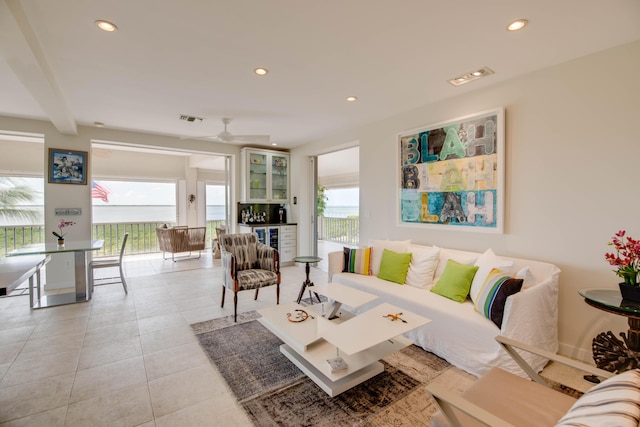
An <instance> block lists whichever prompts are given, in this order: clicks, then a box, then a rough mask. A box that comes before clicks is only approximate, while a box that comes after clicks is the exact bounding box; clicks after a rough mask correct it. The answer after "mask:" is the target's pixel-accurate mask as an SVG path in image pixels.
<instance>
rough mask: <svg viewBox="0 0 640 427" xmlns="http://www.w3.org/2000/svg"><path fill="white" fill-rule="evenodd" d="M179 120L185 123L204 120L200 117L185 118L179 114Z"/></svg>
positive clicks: (185, 116)
mask: <svg viewBox="0 0 640 427" xmlns="http://www.w3.org/2000/svg"><path fill="white" fill-rule="evenodd" d="M180 120H184V121H187V122H201V121H203V120H204V119H203V118H202V117H196V116H187V115H186V114H180Z"/></svg>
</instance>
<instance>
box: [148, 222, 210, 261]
mask: <svg viewBox="0 0 640 427" xmlns="http://www.w3.org/2000/svg"><path fill="white" fill-rule="evenodd" d="M206 231H207V229H206V227H187V226H184V225H177V226H175V227H167V228H165V227H158V228H156V236H158V246H159V247H160V250H161V251H162V258H163V259H167V258H166V257H165V253H167V252H169V253H170V254H171V260H172V261H173V262H176V257H175V254H177V253H181V252H189V254H188V255H186V256H184V257H181V258H187V257H190V256H191V252H193V251H198V258H200V256H201V251H203V250H204V248H205V234H206Z"/></svg>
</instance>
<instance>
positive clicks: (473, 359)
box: [328, 240, 560, 376]
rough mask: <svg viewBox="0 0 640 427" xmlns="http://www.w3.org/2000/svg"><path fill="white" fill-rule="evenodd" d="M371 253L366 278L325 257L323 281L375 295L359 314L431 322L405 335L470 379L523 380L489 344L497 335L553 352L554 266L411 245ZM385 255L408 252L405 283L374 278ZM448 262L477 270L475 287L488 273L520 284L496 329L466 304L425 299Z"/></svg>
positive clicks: (336, 257)
mask: <svg viewBox="0 0 640 427" xmlns="http://www.w3.org/2000/svg"><path fill="white" fill-rule="evenodd" d="M370 247H371V267H370V271H371V272H372V275H364V274H356V273H348V272H343V267H344V265H343V264H344V254H343V252H332V253H330V254H329V273H328V274H329V282H334V283H341V284H343V285H346V286H350V287H353V288H356V289H360V290H363V291H366V292H369V293H372V294H375V295H377V296H379V298H378V299H377V300H375V301H373V302H372V303H370V304H369V305H368V306H365V307H362V308H360V310H361V311H364V310H367V309H369V308H371V307H372V306H375V305H377V304H381V303H383V302H387V303H390V304H393V305H396V306H398V307H400V308H401V309H403V310H408V311H412V312H414V313H418V314H420V315H423V316H425V317H428V318H429V319H431V322H430V323H429V324H427V325H425V326H423V327H420V328H418V329H416V330H414V331H412V332H410V333H409V334H407V335H406V336H407V337H408V338H409V339H411V340H412V341H413V342H414V343H415V344H417V345H419V346H420V347H422V348H423V349H425V350H427V351H430V352H433V353H434V354H436V355H438V356H440V357H442V358H444V359H445V360H447V361H448V362H449V363H451V364H453V365H454V366H456V367H458V368H460V369H463V370H465V371H467V372H469V373H471V374H474V375H476V376H481V375H483V374H484V373H486V372H487V371H488V370H489V369H490V368H491V367H492V366H499V367H501V368H503V369H505V370H508V371H510V372H513V373H515V374H517V375H520V376H525V374H524V372H523V371H522V370H521V369H520V368H519V367H518V366H517V364H516V363H515V362H513V360H512V359H511V357H509V356H508V355H507V354H506V353H504V351H503V350H501V349H500V347H499V345H498V344H497V342H496V340H495V337H496V336H497V335H503V336H506V337H508V338H512V339H515V340H518V341H521V342H524V343H527V344H530V345H533V346H535V347H538V348H541V349H544V350H547V351H550V352H554V353H555V352H557V350H558V332H557V330H558V327H557V326H558V276H559V274H560V270H559V269H558V267H556V266H555V265H553V264H549V263H545V262H539V261H532V260H526V259H517V258H509V257H498V256H496V255H495V254H493V252H492V251H491V250H487V251H486V252H485V253H476V252H466V251H459V250H454V249H446V248H437V247H433V246H424V245H416V244H411V243H410V242H409V241H389V240H375V241H372V242H371V246H370ZM385 248H386V249H389V250H392V251H394V252H396V253H398V252H411V253H412V259H411V263H410V266H409V271H408V273H407V278H406V282H405V284H402V285H401V284H398V283H393V282H390V281H387V280H382V279H379V278H378V277H377V275H378V274H379V269H380V259H381V256H382V252H383V250H384V249H385ZM449 259H451V260H454V261H457V262H459V263H462V264H468V265H471V264H475V265H478V267H479V269H478V271H477V272H476V276H477V277H474V280H484V277H485V276H486V275H487V273H488V271H489V270H491V269H492V268H494V267H497V268H499V269H500V270H501V271H503V272H505V273H508V274H509V275H510V276H513V277H520V278H522V279H523V285H522V289H521V290H520V291H519V292H517V293H515V294H513V295H511V296H509V297H508V298H507V299H506V303H505V306H504V317H503V320H502V325H501V327H500V328H499V327H498V326H497V325H496V324H495V323H494V322H493V321H491V320H489V318H487V317H485V316H484V315H483V314H482V313H480V312H478V311H476V309H475V307H474V303H473V302H472V301H471V299H470V298H467V299H466V300H465V301H464V302H462V303H460V302H456V301H453V300H451V299H448V298H446V297H444V296H441V295H439V294H436V293H433V292H430V289H431V288H432V287H433V285H434V284H435V283H436V282H437V281H438V280H439V277H440V276H441V275H442V272H443V271H444V269H445V267H446V265H447V262H448V260H449ZM524 356H525V359H526V360H527V362H528V363H529V364H531V366H533V367H534V368H535V369H537V370H538V371H541V370H542V368H543V367H544V365H545V364H546V363H547V360H546V359H543V358H540V357H537V356H532V355H529V354H525V355H524Z"/></svg>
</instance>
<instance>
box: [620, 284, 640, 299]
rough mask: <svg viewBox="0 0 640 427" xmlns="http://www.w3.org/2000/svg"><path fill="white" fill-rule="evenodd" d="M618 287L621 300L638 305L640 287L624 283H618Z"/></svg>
mask: <svg viewBox="0 0 640 427" xmlns="http://www.w3.org/2000/svg"><path fill="white" fill-rule="evenodd" d="M618 286H620V295H622V299H623V300H627V301H633V302H638V303H640V286H634V285H628V284H626V283H618Z"/></svg>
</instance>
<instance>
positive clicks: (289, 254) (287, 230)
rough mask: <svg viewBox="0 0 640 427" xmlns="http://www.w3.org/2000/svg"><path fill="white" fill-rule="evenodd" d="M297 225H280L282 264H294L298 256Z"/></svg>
mask: <svg viewBox="0 0 640 427" xmlns="http://www.w3.org/2000/svg"><path fill="white" fill-rule="evenodd" d="M297 228H298V226H297V225H283V226H281V227H280V251H279V252H280V264H281V265H286V264H293V259H294V258H295V257H296V256H298V236H297Z"/></svg>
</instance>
